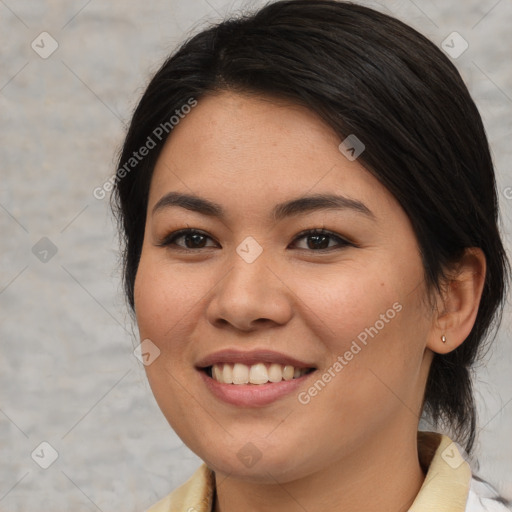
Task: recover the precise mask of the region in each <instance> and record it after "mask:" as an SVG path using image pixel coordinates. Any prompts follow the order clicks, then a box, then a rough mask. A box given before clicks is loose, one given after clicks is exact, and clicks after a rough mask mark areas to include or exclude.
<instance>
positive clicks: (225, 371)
mask: <svg viewBox="0 0 512 512" xmlns="http://www.w3.org/2000/svg"><path fill="white" fill-rule="evenodd" d="M312 371H314V368H300V367H295V366H292V365H288V364H287V365H282V364H279V363H264V362H259V363H256V364H251V365H246V364H243V363H235V364H231V363H218V364H214V365H212V366H209V367H208V368H206V372H207V374H208V375H209V376H210V377H211V378H212V379H214V380H216V381H217V382H220V383H221V384H234V385H243V384H256V385H262V384H267V383H269V382H272V383H277V382H281V381H283V380H284V381H290V380H293V379H298V378H300V377H302V376H303V375H306V374H307V373H310V372H312Z"/></svg>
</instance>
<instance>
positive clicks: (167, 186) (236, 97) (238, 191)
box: [148, 92, 396, 209]
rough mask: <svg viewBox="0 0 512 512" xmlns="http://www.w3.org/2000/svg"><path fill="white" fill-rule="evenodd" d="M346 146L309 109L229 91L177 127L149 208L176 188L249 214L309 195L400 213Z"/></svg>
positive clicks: (163, 155)
mask: <svg viewBox="0 0 512 512" xmlns="http://www.w3.org/2000/svg"><path fill="white" fill-rule="evenodd" d="M341 141H342V139H341V138H340V137H339V135H337V134H336V133H335V132H334V130H333V129H332V128H331V127H330V126H328V125H327V124H326V123H325V122H324V121H322V120H321V119H320V118H319V117H318V116H317V115H315V114H314V113H313V112H311V111H310V110H308V109H306V108H305V107H302V106H298V105H294V104H291V103H289V102H285V101H283V100H277V99H273V98H267V97H262V96H256V95H245V94H244V95H240V94H234V93H230V92H223V93H220V94H215V95H208V96H205V97H203V98H201V99H200V100H199V101H198V105H197V106H196V107H195V108H194V109H193V110H192V111H191V112H190V113H189V114H187V115H186V116H185V117H184V118H183V119H182V120H180V122H179V123H178V124H177V125H176V126H175V127H174V128H173V131H172V132H171V134H170V136H169V138H168V140H167V142H166V144H165V146H164V148H163V150H162V153H161V155H160V157H159V159H158V162H157V164H156V166H155V170H154V174H153V179H152V183H151V191H150V204H149V205H148V207H149V208H150V209H151V208H152V207H153V206H154V205H155V204H156V202H157V201H158V200H159V198H160V197H161V196H162V195H163V194H165V193H167V192H168V191H169V190H173V189H176V190H179V191H183V192H193V193H196V194H200V195H202V196H204V197H210V198H212V199H215V200H216V202H223V203H238V204H240V205H244V207H245V208H246V209H251V208H256V209H257V208H258V207H260V208H261V207H263V206H264V205H266V206H268V207H270V205H271V203H272V204H275V203H276V202H282V201H284V200H287V199H290V198H291V197H299V196H303V195H306V194H310V193H315V194H319V193H320V194H321V193H342V194H344V195H346V196H349V197H353V198H356V197H357V199H360V200H365V201H369V200H370V202H377V203H378V202H380V203H381V204H384V203H385V204H387V205H388V206H396V203H395V202H394V199H393V198H392V196H391V195H390V194H389V193H388V191H387V190H386V189H385V188H384V187H383V186H382V185H381V184H380V182H379V181H378V180H377V179H376V178H375V177H374V176H373V175H371V174H370V173H369V172H368V171H367V170H366V169H365V168H364V167H363V166H362V165H361V164H359V162H358V161H357V159H356V160H354V161H350V160H349V159H347V158H346V157H345V156H344V155H343V154H342V153H341V152H340V150H339V144H340V142H341ZM370 196H371V197H370Z"/></svg>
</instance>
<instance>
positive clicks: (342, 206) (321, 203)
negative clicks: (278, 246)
mask: <svg viewBox="0 0 512 512" xmlns="http://www.w3.org/2000/svg"><path fill="white" fill-rule="evenodd" d="M173 206H178V207H181V208H185V209H186V210H190V211H193V212H197V213H200V214H202V215H206V216H208V217H218V218H219V219H224V218H225V212H224V209H223V208H222V206H221V205H220V204H218V203H214V202H213V201H210V200H208V199H205V198H202V197H199V196H196V195H193V194H183V193H180V192H169V193H168V194H166V195H164V196H163V197H162V198H161V199H160V200H159V201H158V202H157V203H156V204H155V206H154V207H153V210H152V213H153V214H155V213H157V212H159V211H161V210H164V209H166V208H171V207H173ZM318 210H351V211H354V212H356V213H360V214H363V215H365V216H366V217H368V218H371V219H373V220H375V215H374V214H373V213H372V211H371V210H370V209H369V208H368V207H367V206H366V205H365V204H364V203H362V202H361V201H358V200H356V199H351V198H348V197H345V196H341V195H336V194H314V195H310V196H304V197H299V198H297V199H291V200H290V201H286V202H284V203H279V204H277V205H276V206H275V207H274V208H273V209H272V213H271V215H272V217H273V219H274V221H279V220H282V219H284V218H286V217H293V216H296V215H300V214H302V213H309V212H313V211H318Z"/></svg>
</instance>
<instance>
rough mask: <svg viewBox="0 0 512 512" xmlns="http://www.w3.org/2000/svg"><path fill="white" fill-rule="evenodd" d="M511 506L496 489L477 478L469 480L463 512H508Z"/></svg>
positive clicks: (511, 509)
mask: <svg viewBox="0 0 512 512" xmlns="http://www.w3.org/2000/svg"><path fill="white" fill-rule="evenodd" d="M510 511H512V508H511V504H510V503H507V501H506V500H505V499H503V498H501V497H500V495H499V494H498V492H497V491H496V489H494V487H492V486H491V485H490V484H489V483H487V482H485V481H484V480H482V479H481V478H479V477H477V476H473V477H472V478H471V483H470V487H469V493H468V501H467V503H466V511H465V512H510Z"/></svg>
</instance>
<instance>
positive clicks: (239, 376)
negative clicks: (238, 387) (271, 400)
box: [233, 363, 249, 384]
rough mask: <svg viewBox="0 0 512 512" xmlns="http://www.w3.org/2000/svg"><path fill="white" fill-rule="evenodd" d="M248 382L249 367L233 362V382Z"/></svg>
mask: <svg viewBox="0 0 512 512" xmlns="http://www.w3.org/2000/svg"><path fill="white" fill-rule="evenodd" d="M248 383H249V367H248V366H246V365H245V364H240V363H235V365H234V366H233V384H248Z"/></svg>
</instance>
